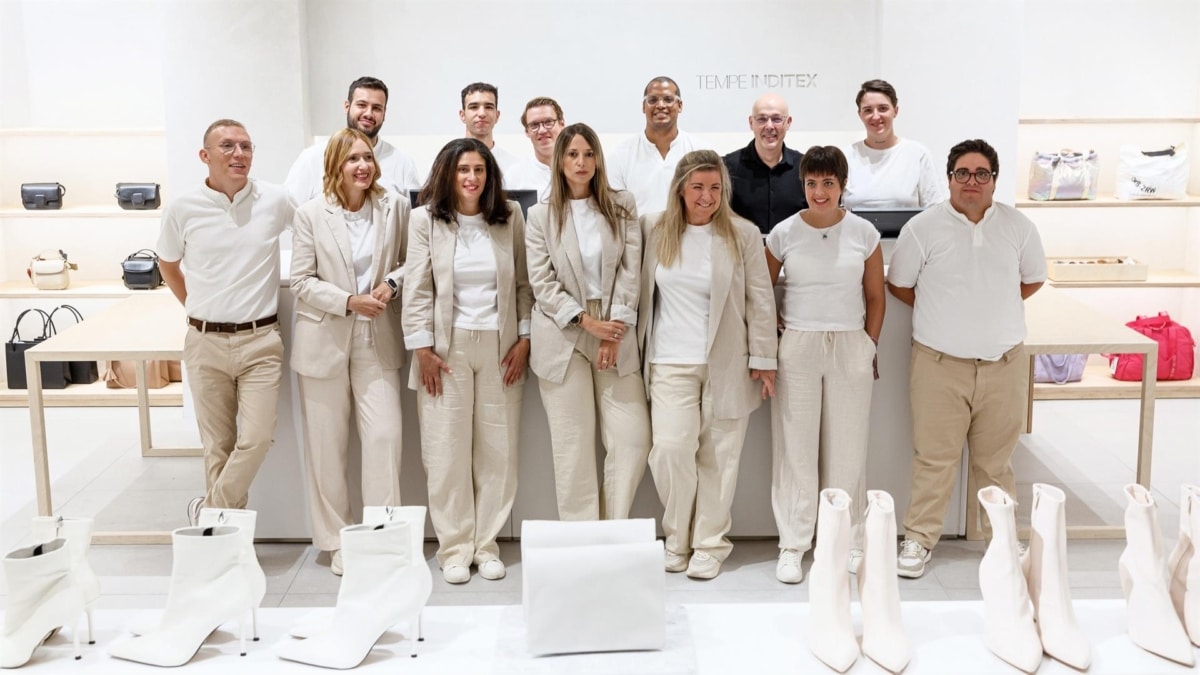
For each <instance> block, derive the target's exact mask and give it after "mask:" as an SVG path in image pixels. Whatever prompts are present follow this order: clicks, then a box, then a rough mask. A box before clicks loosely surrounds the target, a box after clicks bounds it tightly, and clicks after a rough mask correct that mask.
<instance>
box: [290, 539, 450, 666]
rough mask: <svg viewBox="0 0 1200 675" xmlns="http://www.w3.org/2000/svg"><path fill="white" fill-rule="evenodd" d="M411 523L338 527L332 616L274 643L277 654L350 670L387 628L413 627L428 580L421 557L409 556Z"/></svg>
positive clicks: (428, 589)
mask: <svg viewBox="0 0 1200 675" xmlns="http://www.w3.org/2000/svg"><path fill="white" fill-rule="evenodd" d="M412 527H413V526H412V524H411V523H386V524H382V525H374V526H372V525H352V526H350V527H345V528H342V532H341V539H342V562H343V564H344V565H345V570H344V572H343V574H342V585H341V588H340V589H338V601H337V607H336V608H335V609H334V614H333V620H332V621H331V622H330V624H329V627H328V628H327V629H326V630H325V631H323V632H321V633H320V634H318V635H315V636H313V637H310V638H308V639H307V640H289V639H285V640H284V641H283V642H281V643H279V644H278V645H277V646H276V649H275V651H276V653H277V654H278V655H279V657H280V658H283V659H287V660H289V661H299V662H300V663H307V664H310V665H314V666H321V667H322V668H337V669H347V668H354V667H355V666H357V665H358V664H360V663H362V661H363V659H365V658H366V657H367V654H369V653H370V652H371V648H372V647H373V646H374V645H375V643H376V642H378V641H379V638H380V637H382V636H383V634H384V632H385V631H387V629H388V628H389V627H391V626H394V625H396V624H397V623H403V622H411V623H412V624H413V625H416V623H417V620H418V618H419V616H420V613H421V610H422V609H424V607H425V603H426V602H427V601H428V600H429V594H430V592H431V591H432V590H433V584H432V580H431V577H430V573H429V567H428V566H427V565H426V564H425V561H424V559H423V558H422V556H419V555H413V553H414V550H413V535H412ZM409 641H410V643H411V647H412V656H414V657H415V656H416V655H417V642H416V636H415V635H413V634H410V636H409Z"/></svg>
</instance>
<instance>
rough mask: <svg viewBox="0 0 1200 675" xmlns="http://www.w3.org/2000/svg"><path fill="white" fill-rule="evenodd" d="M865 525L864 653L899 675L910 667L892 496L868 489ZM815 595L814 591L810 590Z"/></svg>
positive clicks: (860, 581) (862, 586) (862, 585)
mask: <svg viewBox="0 0 1200 675" xmlns="http://www.w3.org/2000/svg"><path fill="white" fill-rule="evenodd" d="M866 510H867V515H866V522H865V523H864V524H863V562H862V567H861V568H860V569H859V571H858V598H859V603H860V604H861V605H862V622H863V638H862V653H863V654H866V655H867V656H868V657H870V659H871V660H872V661H874V662H875V663H878V664H879V665H881V666H883V667H884V668H886V669H888V670H890V671H892V672H893V673H898V672H900V671H901V670H904V667H905V666H907V665H908V660H909V651H908V636H907V635H905V633H904V623H903V622H902V621H901V618H900V586H899V582H898V577H897V576H896V513H895V506H894V505H893V503H892V496H891V495H889V494H888V493H886V492H884V491H882V490H867V504H866ZM809 592H810V593H811V592H812V591H811V589H810V591H809Z"/></svg>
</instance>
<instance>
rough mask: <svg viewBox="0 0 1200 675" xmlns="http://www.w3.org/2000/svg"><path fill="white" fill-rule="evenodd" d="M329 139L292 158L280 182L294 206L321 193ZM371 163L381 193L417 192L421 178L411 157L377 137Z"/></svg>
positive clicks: (404, 193)
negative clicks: (381, 190) (293, 160)
mask: <svg viewBox="0 0 1200 675" xmlns="http://www.w3.org/2000/svg"><path fill="white" fill-rule="evenodd" d="M328 144H329V139H328V138H326V139H324V140H318V142H316V143H314V144H312V145H310V146H308V147H307V148H305V149H304V151H303V152H301V153H300V156H299V157H297V158H296V161H295V163H293V164H292V168H291V170H289V171H288V175H287V180H285V181H284V182H283V185H284V187H285V188H287V191H288V194H289V195H291V196H292V200H293V201H295V203H297V204H303V203H304V202H307V201H308V200H310V199H312V198H313V197H316V196H317V195H319V194H322V193H323V182H324V178H325V146H326V145H328ZM375 163H376V164H378V165H379V184H380V185H382V186H383V187H384V189H387V190H391V191H392V192H398V193H400V196H402V197H404V198H406V199H407V198H408V191H409V190H419V189H420V188H421V175H420V174H419V173H418V172H417V165H416V163H415V162H413V159H412V157H409V156H408V155H406V154H404V153H403V152H401V151H399V150H397V149H396V147H395V146H394V145H392V144H391V143H388V142H387V141H385V140H383V139H382V138H380V137H376V138H375Z"/></svg>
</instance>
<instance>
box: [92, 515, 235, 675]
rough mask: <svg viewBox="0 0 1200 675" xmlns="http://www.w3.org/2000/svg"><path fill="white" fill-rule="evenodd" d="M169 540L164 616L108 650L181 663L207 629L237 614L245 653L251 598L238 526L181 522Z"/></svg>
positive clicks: (128, 657)
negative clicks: (146, 628) (140, 632)
mask: <svg viewBox="0 0 1200 675" xmlns="http://www.w3.org/2000/svg"><path fill="white" fill-rule="evenodd" d="M171 546H172V551H171V553H172V556H173V560H172V564H171V586H170V589H169V590H168V591H167V609H166V611H165V612H163V616H162V620H161V621H160V622H159V625H158V627H157V628H156V629H155V630H151V631H148V632H146V633H145V634H144V635H142V636H140V637H134V638H130V639H128V640H125V641H123V642H118V643H117V644H114V645H113V646H112V647H109V649H108V653H109V655H110V656H114V657H116V658H118V659H126V660H129V661H137V662H139V663H146V664H149V665H152V666H160V667H171V666H182V665H183V664H185V663H187V662H188V661H190V660H191V658H192V657H193V656H195V654H196V652H197V651H199V649H200V647H201V646H202V645H203V644H204V640H205V638H207V637H208V636H209V634H210V633H212V632H213V631H214V630H216V629H217V628H219V627H220V626H221V625H222V624H224V623H226V622H228V621H233V620H236V621H237V622H238V629H239V630H238V632H239V634H240V638H241V653H242V655H243V656H245V654H246V630H245V629H246V625H245V621H246V619H248V618H250V617H249V616H248V615H249V614H250V610H251V608H252V607H253V606H254V599H253V598H252V597H251V588H250V582H249V581H248V580H247V578H246V572H245V569H244V568H243V567H242V557H243V552H244V549H245V542H244V538H243V536H242V533H241V531H240V530H238V528H236V527H233V526H229V525H219V526H215V527H185V528H182V529H178V530H175V531H174V532H172V533H171Z"/></svg>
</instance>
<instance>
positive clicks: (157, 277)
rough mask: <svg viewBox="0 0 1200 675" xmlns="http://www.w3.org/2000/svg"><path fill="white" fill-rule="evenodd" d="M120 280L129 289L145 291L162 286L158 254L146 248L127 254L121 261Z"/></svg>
mask: <svg viewBox="0 0 1200 675" xmlns="http://www.w3.org/2000/svg"><path fill="white" fill-rule="evenodd" d="M121 281H123V282H125V288H128V289H129V290H131V291H147V290H152V289H155V288H158V287H159V286H162V282H163V279H162V272H161V271H160V270H159V269H158V254H157V253H155V252H154V251H151V250H150V249H148V248H144V249H142V250H140V251H135V252H133V253H131V254H129V257H128V258H125V260H124V262H122V263H121Z"/></svg>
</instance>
